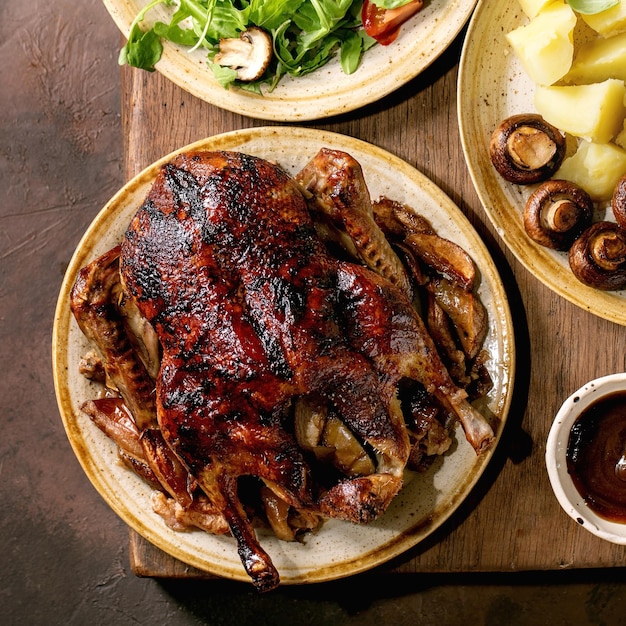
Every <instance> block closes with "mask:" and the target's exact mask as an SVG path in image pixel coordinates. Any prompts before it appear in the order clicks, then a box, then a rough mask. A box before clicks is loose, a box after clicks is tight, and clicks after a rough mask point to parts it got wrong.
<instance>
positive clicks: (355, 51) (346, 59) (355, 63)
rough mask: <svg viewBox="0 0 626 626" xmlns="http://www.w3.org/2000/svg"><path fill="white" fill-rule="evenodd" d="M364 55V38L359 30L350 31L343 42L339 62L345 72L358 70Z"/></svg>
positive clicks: (349, 72) (350, 72)
mask: <svg viewBox="0 0 626 626" xmlns="http://www.w3.org/2000/svg"><path fill="white" fill-rule="evenodd" d="M362 55H363V38H362V37H361V35H360V34H359V33H358V32H355V31H353V30H351V31H348V33H347V34H346V36H345V38H344V39H343V41H342V42H341V50H340V53H339V62H340V63H341V69H342V70H343V72H344V74H353V73H354V72H356V70H357V68H358V67H359V64H360V62H361V56H362Z"/></svg>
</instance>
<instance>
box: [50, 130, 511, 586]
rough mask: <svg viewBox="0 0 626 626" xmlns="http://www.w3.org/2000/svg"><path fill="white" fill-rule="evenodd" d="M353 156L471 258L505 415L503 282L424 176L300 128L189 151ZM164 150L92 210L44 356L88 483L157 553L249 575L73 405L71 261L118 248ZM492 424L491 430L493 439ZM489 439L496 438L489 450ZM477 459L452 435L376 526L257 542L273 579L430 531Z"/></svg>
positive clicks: (507, 343)
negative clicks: (187, 528) (163, 514)
mask: <svg viewBox="0 0 626 626" xmlns="http://www.w3.org/2000/svg"><path fill="white" fill-rule="evenodd" d="M324 146H326V147H331V148H335V149H339V150H344V151H346V152H349V153H350V154H352V155H353V156H354V157H355V158H356V159H357V160H358V161H359V162H360V163H361V165H362V167H363V170H364V173H365V177H366V180H367V182H368V185H369V187H370V192H371V194H372V196H373V197H378V196H380V195H383V194H386V195H387V196H388V197H390V198H393V199H396V200H398V201H401V202H405V203H409V204H410V205H412V206H417V207H420V210H421V212H422V214H423V215H425V216H426V217H427V218H429V219H430V220H431V222H432V225H433V226H434V228H435V229H436V230H437V231H438V232H439V233H440V234H441V235H443V236H448V237H449V238H453V239H454V240H455V241H457V243H459V244H460V245H462V246H463V247H464V248H465V249H466V250H467V251H468V252H469V253H470V254H471V255H472V257H473V259H474V261H475V262H476V264H477V266H478V269H479V275H480V278H481V283H480V288H479V295H480V297H481V299H482V301H483V303H484V304H485V306H486V307H487V310H488V312H489V321H490V330H489V335H488V337H487V340H486V346H485V347H486V349H487V350H488V351H489V353H490V355H491V361H490V363H489V370H490V373H491V376H492V377H493V380H494V383H495V384H494V388H493V390H492V392H491V393H490V394H489V397H488V399H487V402H485V403H484V404H483V405H482V408H481V410H482V411H485V412H488V413H490V414H495V415H497V416H499V417H500V424H501V425H503V424H504V422H505V420H506V416H507V413H508V409H509V405H510V400H511V394H512V390H513V376H514V341H513V329H512V324H511V318H510V312H509V308H508V303H507V300H506V295H505V292H504V290H503V286H502V283H501V281H500V278H499V276H498V274H497V271H496V269H495V267H494V264H493V262H492V259H491V257H490V256H489V253H488V251H487V250H486V248H485V247H484V244H483V243H482V241H481V240H480V238H479V237H478V235H477V233H476V232H475V231H474V229H473V228H472V226H471V225H470V223H469V222H468V221H467V219H466V218H465V216H464V215H463V214H462V213H461V212H460V210H459V209H458V208H457V207H456V206H455V205H454V204H453V203H452V201H451V200H450V199H449V198H448V197H447V196H446V195H445V194H444V193H443V192H442V191H441V190H440V189H439V188H438V187H436V186H435V185H434V184H433V183H432V182H430V181H429V180H428V179H427V178H425V177H424V176H423V175H422V174H420V173H419V172H417V171H416V170H415V169H413V168H412V167H410V166H409V165H407V164H406V163H405V162H404V161H402V160H400V159H398V158H397V157H394V156H393V155H391V154H389V153H388V152H385V151H383V150H381V149H379V148H376V147H374V146H372V145H370V144H367V143H364V142H362V141H359V140H356V139H352V138H349V137H345V136H342V135H337V134H333V133H328V132H322V131H316V130H308V129H303V128H289V127H281V128H257V129H252V130H245V131H237V132H233V133H227V134H224V135H218V136H216V137H212V138H210V139H206V140H203V141H200V142H198V143H195V144H193V145H191V146H187V147H186V148H184V149H183V150H188V149H226V150H238V151H242V152H246V153H249V154H252V155H256V156H261V157H264V158H266V159H269V160H273V161H276V162H278V163H280V164H281V165H283V166H284V167H285V169H287V171H289V172H291V173H294V174H295V173H296V172H297V171H299V169H301V168H302V167H303V166H304V165H305V163H306V162H308V160H309V159H310V158H311V157H313V156H314V155H315V153H316V152H317V151H318V150H319V149H320V148H321V147H324ZM172 156H173V155H168V156H167V157H165V158H164V159H162V160H161V161H159V162H157V163H155V164H153V165H151V166H150V167H148V168H147V169H146V170H145V171H143V172H142V173H141V174H139V175H138V176H137V177H136V178H135V179H133V180H132V181H131V182H129V183H128V184H127V185H126V186H125V187H124V188H123V189H122V190H121V191H120V192H118V194H117V195H115V196H114V197H113V199H112V200H111V201H110V202H109V203H108V204H107V205H106V206H105V207H104V208H103V209H102V210H101V212H100V213H99V214H98V215H97V217H96V218H95V220H94V221H93V223H92V224H91V226H90V227H89V229H88V230H87V232H86V234H85V235H84V237H83V239H82V240H81V242H80V244H79V246H78V248H77V250H76V252H75V253H74V256H73V258H72V260H71V262H70V265H69V267H68V270H67V273H66V276H65V280H64V282H63V286H62V288H61V292H60V295H59V301H58V305H57V310H56V318H55V326H54V336H53V361H54V375H55V388H56V392H57V398H58V403H59V408H60V412H61V416H62V418H63V421H64V425H65V428H66V430H67V435H68V437H69V440H70V442H71V444H72V446H73V449H74V451H75V453H76V456H77V457H78V459H79V461H80V463H81V464H82V466H83V468H84V470H85V472H86V474H87V476H88V477H89V479H90V480H91V482H92V483H93V484H94V486H95V488H96V489H97V490H98V492H99V493H100V494H101V495H102V497H103V498H104V499H105V500H106V501H107V502H108V504H109V505H110V506H111V507H112V508H113V509H114V510H115V511H116V512H117V514H118V515H119V516H120V517H121V518H122V519H123V520H124V521H125V522H126V523H127V524H128V525H129V526H131V527H132V528H133V529H135V530H136V531H137V532H138V533H139V534H141V535H142V536H143V537H145V538H146V539H147V540H148V541H151V542H152V543H154V544H155V545H156V546H157V547H159V548H161V549H162V550H163V551H165V552H167V553H169V554H171V555H172V556H174V557H176V558H178V559H180V560H181V561H183V562H185V563H188V564H190V565H193V566H195V567H197V568H199V569H202V570H206V571H209V572H213V573H215V574H218V575H221V576H224V577H228V578H232V579H237V580H248V578H247V576H246V574H245V572H244V570H243V567H242V566H241V563H240V561H239V557H238V555H237V550H236V546H235V542H234V540H233V539H232V538H230V537H215V536H211V535H208V534H206V533H204V532H202V531H197V532H184V533H181V532H174V531H172V530H170V529H169V528H168V527H167V526H166V525H165V524H164V523H163V521H162V520H161V518H159V517H158V516H157V515H155V514H154V513H153V512H152V510H151V507H150V503H149V498H150V489H149V488H148V487H147V486H146V485H145V484H144V483H143V482H142V481H141V480H140V479H138V478H137V477H136V476H135V475H134V474H132V473H131V472H130V471H128V470H127V469H126V468H125V467H123V466H122V465H120V464H119V462H118V461H117V456H116V450H115V446H114V445H113V444H112V443H111V442H110V441H109V440H108V439H107V438H106V437H105V436H104V435H103V434H102V433H101V432H100V431H99V430H98V429H97V428H96V427H95V426H94V425H93V424H92V423H91V421H90V419H89V418H88V417H87V416H86V415H84V414H82V413H81V411H80V410H79V408H78V407H79V406H80V404H81V403H82V402H83V401H85V400H87V399H89V398H93V397H95V395H96V392H97V390H96V388H95V387H94V386H93V383H89V382H88V381H87V380H85V379H84V378H83V377H82V376H80V375H79V374H78V372H77V365H78V362H79V359H80V357H81V355H82V354H84V353H85V352H86V351H87V348H88V346H87V343H86V341H85V339H84V337H83V335H82V333H81V332H80V331H79V329H78V327H77V325H76V323H75V321H74V319H73V317H72V315H71V313H70V310H69V292H70V289H71V286H72V284H73V283H74V281H75V278H76V275H77V273H78V271H79V269H80V268H81V267H83V266H84V265H85V264H86V263H88V262H89V261H91V260H92V259H94V258H95V257H96V256H98V255H100V254H102V253H104V252H106V251H107V250H108V249H109V248H111V247H112V246H113V245H115V244H117V243H118V242H119V241H120V239H121V237H122V235H123V232H124V230H125V229H126V227H127V225H128V223H129V222H130V220H131V218H132V216H133V215H134V213H135V212H136V210H137V208H138V207H139V206H140V204H141V202H142V200H143V198H144V196H145V194H146V192H147V190H148V188H149V187H150V185H151V183H152V181H153V180H154V178H155V176H156V174H157V171H158V168H159V167H160V165H161V164H162V163H163V162H165V161H166V160H169V159H171V158H172ZM500 431H501V428H500V429H499V430H498V435H499V433H500ZM493 447H495V446H493ZM493 447H492V449H491V450H490V451H489V452H488V453H486V454H484V455H482V456H481V457H477V456H476V454H475V453H474V451H473V449H472V448H471V446H470V445H469V444H468V443H467V441H466V440H465V437H464V435H463V433H462V431H460V430H457V432H456V433H455V444H454V451H453V452H452V453H450V454H449V455H447V456H445V457H444V458H442V459H440V460H439V461H438V462H437V463H435V464H434V465H433V466H432V467H431V469H430V470H429V471H428V472H426V473H424V474H419V475H418V474H414V475H413V474H412V475H409V476H407V484H406V486H405V487H404V488H403V490H402V491H401V493H400V494H399V495H398V496H397V497H396V499H395V500H394V501H393V502H392V504H391V507H390V508H389V509H388V511H387V512H386V513H385V514H384V515H383V516H382V517H381V518H380V519H378V520H377V521H376V522H374V523H372V524H369V525H367V526H355V525H352V524H350V523H347V522H340V521H329V522H327V523H325V524H324V525H323V527H322V529H321V530H320V531H319V532H318V533H316V534H311V535H310V536H308V538H307V540H306V542H305V543H304V544H299V543H285V542H281V541H279V540H277V539H275V538H274V537H272V536H269V535H268V536H263V537H262V538H261V542H262V544H263V546H264V547H265V549H266V550H267V552H268V553H269V554H270V556H271V558H272V560H273V562H274V564H275V565H276V566H277V568H278V571H279V572H280V575H281V580H282V582H283V583H287V584H289V583H292V584H293V583H304V582H317V581H325V580H332V579H335V578H339V577H343V576H347V575H350V574H354V573H357V572H360V571H363V570H366V569H369V568H371V567H373V566H375V565H377V564H380V563H383V562H384V561H386V560H388V559H390V558H392V557H394V556H396V555H398V554H400V553H401V552H403V551H405V550H407V549H408V548H410V547H412V546H414V545H415V544H417V543H418V542H419V541H421V540H422V539H424V538H425V537H427V536H428V535H429V534H431V533H432V532H433V531H434V530H435V529H436V528H437V527H439V526H440V525H441V524H442V523H443V521H444V520H446V519H447V518H448V517H449V516H450V515H451V514H452V513H453V511H454V510H455V509H456V508H457V507H458V506H459V505H460V504H461V502H462V501H463V499H464V498H465V497H466V496H467V495H468V493H469V492H470V490H471V489H472V487H473V486H474V484H475V483H476V481H477V480H478V478H479V476H480V475H481V473H482V472H483V470H484V469H485V467H486V466H487V463H488V462H489V459H490V458H491V456H492V454H493Z"/></svg>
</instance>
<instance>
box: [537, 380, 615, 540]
mask: <svg viewBox="0 0 626 626" xmlns="http://www.w3.org/2000/svg"><path fill="white" fill-rule="evenodd" d="M625 389H626V373H620V374H611V375H609V376H603V377H601V378H596V379H595V380H591V381H589V382H588V383H586V384H585V385H583V386H582V387H581V388H580V389H578V391H576V392H574V393H573V394H572V395H571V396H570V397H569V398H567V400H565V402H564V403H563V405H562V406H561V408H560V409H559V411H558V413H557V414H556V417H555V419H554V422H553V424H552V427H551V428H550V433H549V435H548V441H547V445H546V466H547V469H548V476H549V477H550V483H551V484H552V489H553V491H554V494H555V495H556V497H557V500H558V501H559V504H560V505H561V506H562V507H563V510H564V511H565V512H566V513H567V514H568V515H569V516H570V517H571V518H572V519H574V520H575V521H576V522H578V523H579V524H580V525H581V526H582V527H583V528H585V529H587V530H588V531H589V532H591V533H593V534H594V535H597V536H598V537H601V538H602V539H606V540H607V541H611V542H612V543H618V544H624V545H626V524H620V523H616V522H610V521H608V520H606V519H604V518H602V517H600V516H598V515H596V514H595V513H594V512H593V511H592V510H591V509H590V508H589V507H588V506H587V504H586V503H585V500H584V498H583V497H582V496H581V495H580V493H579V492H578V490H577V489H576V487H575V486H574V483H573V482H572V478H571V476H570V475H569V473H568V471H567V461H566V454H567V444H568V440H569V435H570V431H571V429H572V426H573V424H574V422H575V421H576V418H577V417H578V416H579V415H581V413H582V412H583V411H585V409H587V408H588V407H589V406H591V405H592V404H593V403H594V402H596V401H597V400H599V399H600V398H602V397H604V396H606V395H609V394H612V393H615V392H616V391H623V390H625Z"/></svg>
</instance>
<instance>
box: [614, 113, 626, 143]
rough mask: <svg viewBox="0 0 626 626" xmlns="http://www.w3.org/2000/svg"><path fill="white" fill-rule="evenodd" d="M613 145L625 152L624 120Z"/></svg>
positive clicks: (625, 128) (625, 129)
mask: <svg viewBox="0 0 626 626" xmlns="http://www.w3.org/2000/svg"><path fill="white" fill-rule="evenodd" d="M615 143H616V144H617V145H618V146H619V147H620V148H624V150H626V120H624V128H623V129H622V130H621V132H620V133H619V135H617V137H615Z"/></svg>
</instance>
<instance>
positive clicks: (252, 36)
mask: <svg viewBox="0 0 626 626" xmlns="http://www.w3.org/2000/svg"><path fill="white" fill-rule="evenodd" d="M271 60H272V38H271V37H270V36H269V35H268V34H267V33H266V32H265V31H264V30H263V29H262V28H259V27H258V26H251V27H250V28H248V30H244V31H243V32H242V33H241V35H240V36H239V39H237V38H229V39H222V40H220V51H219V52H218V53H217V54H216V55H215V57H214V58H213V61H214V62H215V63H217V64H218V65H224V66H226V67H230V68H232V69H234V70H237V78H238V79H239V80H240V81H243V82H250V81H253V80H257V79H259V78H261V76H263V73H264V72H265V70H266V69H267V66H268V65H269V64H270V61H271Z"/></svg>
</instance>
